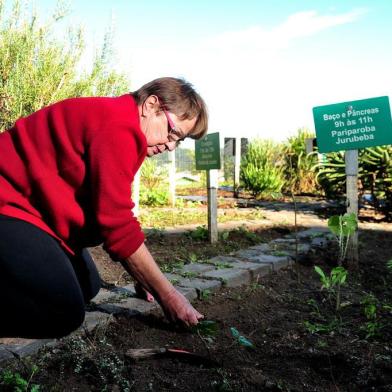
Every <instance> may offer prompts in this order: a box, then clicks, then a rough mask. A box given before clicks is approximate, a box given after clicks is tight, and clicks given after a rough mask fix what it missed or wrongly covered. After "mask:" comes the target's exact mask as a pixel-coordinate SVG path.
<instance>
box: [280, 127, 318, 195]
mask: <svg viewBox="0 0 392 392" xmlns="http://www.w3.org/2000/svg"><path fill="white" fill-rule="evenodd" d="M307 138H314V134H313V133H312V132H310V131H309V130H307V129H304V128H301V129H299V130H298V132H297V134H296V135H294V136H292V137H289V138H288V140H287V142H286V143H285V147H284V150H283V157H284V161H285V168H284V176H285V180H286V183H285V186H284V190H286V191H291V192H293V193H296V194H301V193H314V192H315V191H316V190H317V183H316V175H315V173H314V170H312V169H313V166H314V165H315V163H316V159H317V158H316V156H315V155H314V154H309V155H308V154H307V153H306V146H305V139H307Z"/></svg>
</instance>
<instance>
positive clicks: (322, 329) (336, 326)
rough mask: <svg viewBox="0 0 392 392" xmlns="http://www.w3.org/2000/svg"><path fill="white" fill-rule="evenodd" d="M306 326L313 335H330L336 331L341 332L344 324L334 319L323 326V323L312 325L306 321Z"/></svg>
mask: <svg viewBox="0 0 392 392" xmlns="http://www.w3.org/2000/svg"><path fill="white" fill-rule="evenodd" d="M304 326H305V328H306V330H307V331H308V332H310V333H311V334H317V333H329V334H332V333H334V332H335V331H339V330H340V328H341V326H342V322H341V320H340V319H338V318H334V319H332V320H331V321H330V322H328V323H325V324H322V323H312V322H310V321H308V320H306V321H304Z"/></svg>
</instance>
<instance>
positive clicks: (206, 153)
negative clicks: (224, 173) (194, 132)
mask: <svg viewBox="0 0 392 392" xmlns="http://www.w3.org/2000/svg"><path fill="white" fill-rule="evenodd" d="M195 157H196V170H207V194H208V234H209V239H210V242H211V244H213V243H215V242H218V201H217V193H218V170H217V169H220V167H221V159H220V145H219V133H218V132H216V133H210V134H208V135H207V136H205V137H204V138H203V139H201V140H197V141H196V142H195Z"/></svg>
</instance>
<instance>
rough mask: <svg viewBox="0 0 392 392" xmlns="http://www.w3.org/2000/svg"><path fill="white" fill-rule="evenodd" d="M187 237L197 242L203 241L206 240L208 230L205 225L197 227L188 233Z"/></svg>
mask: <svg viewBox="0 0 392 392" xmlns="http://www.w3.org/2000/svg"><path fill="white" fill-rule="evenodd" d="M188 235H189V236H190V237H191V238H192V239H194V240H197V241H205V240H206V239H208V229H207V227H206V226H205V225H203V226H197V227H196V229H195V230H192V231H189V232H188Z"/></svg>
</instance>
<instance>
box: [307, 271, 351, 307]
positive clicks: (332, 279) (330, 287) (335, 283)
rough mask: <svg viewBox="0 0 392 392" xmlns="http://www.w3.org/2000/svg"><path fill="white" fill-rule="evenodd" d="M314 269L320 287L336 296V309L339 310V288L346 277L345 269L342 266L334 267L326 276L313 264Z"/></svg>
mask: <svg viewBox="0 0 392 392" xmlns="http://www.w3.org/2000/svg"><path fill="white" fill-rule="evenodd" d="M314 270H315V271H316V272H317V273H318V274H319V276H320V281H321V284H322V286H321V289H326V290H327V291H328V294H329V295H330V296H331V295H333V296H334V297H335V298H336V307H335V309H336V311H339V310H340V307H341V301H340V289H341V286H342V285H343V284H345V282H346V279H347V270H346V269H345V268H344V267H335V268H333V269H332V271H331V272H330V275H329V276H327V275H326V274H325V273H324V271H323V270H322V269H321V268H320V267H319V266H317V265H316V266H315V267H314Z"/></svg>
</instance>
